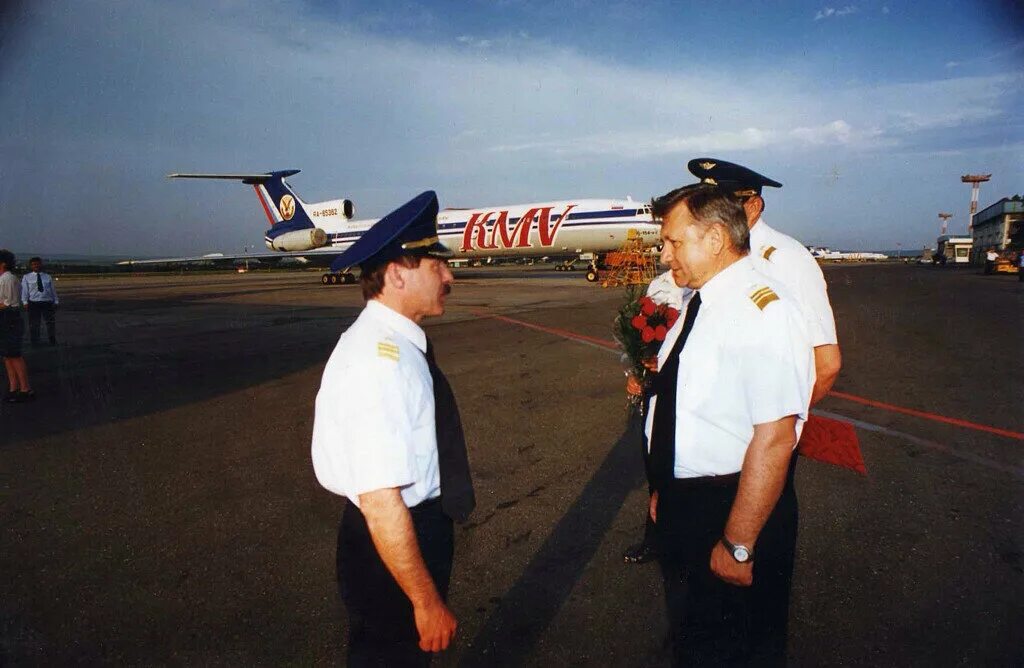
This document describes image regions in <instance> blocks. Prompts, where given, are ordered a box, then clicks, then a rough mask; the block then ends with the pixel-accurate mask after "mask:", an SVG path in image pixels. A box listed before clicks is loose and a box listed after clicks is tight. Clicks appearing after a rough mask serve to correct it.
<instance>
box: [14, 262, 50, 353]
mask: <svg viewBox="0 0 1024 668" xmlns="http://www.w3.org/2000/svg"><path fill="white" fill-rule="evenodd" d="M28 266H29V269H30V271H29V272H28V273H27V274H25V275H24V276H22V277H21V301H22V303H23V304H24V305H25V309H26V310H27V311H28V336H29V341H31V343H32V346H33V347H36V346H38V345H39V329H40V327H39V325H40V321H41V320H45V321H46V335H47V337H48V338H49V341H50V345H51V346H55V345H57V325H56V318H55V317H54V311H55V310H56V308H57V304H58V303H59V300H58V299H57V289H56V287H55V286H54V285H53V277H52V276H50V275H49V274H48V273H46V272H45V271H43V260H42V259H41V258H38V257H34V258H32V259H31V260H29V261H28Z"/></svg>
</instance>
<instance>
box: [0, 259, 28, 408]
mask: <svg viewBox="0 0 1024 668" xmlns="http://www.w3.org/2000/svg"><path fill="white" fill-rule="evenodd" d="M13 269H14V253H12V252H11V251H9V250H6V249H0V357H3V358H4V369H5V370H6V371H7V387H8V392H7V396H5V397H4V401H5V402H7V403H23V402H26V401H32V400H33V399H35V398H36V394H35V392H33V391H32V386H31V385H29V382H28V367H27V366H26V365H25V358H24V357H22V355H21V340H22V338H23V337H24V334H25V322H24V321H23V320H22V318H21V285H20V284H19V282H18V277H17V276H15V275H14V272H13Z"/></svg>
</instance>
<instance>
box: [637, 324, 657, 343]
mask: <svg viewBox="0 0 1024 668" xmlns="http://www.w3.org/2000/svg"><path fill="white" fill-rule="evenodd" d="M640 339H641V340H642V341H643V342H644V343H650V342H651V341H653V340H654V328H653V327H644V328H643V329H642V330H641V331H640Z"/></svg>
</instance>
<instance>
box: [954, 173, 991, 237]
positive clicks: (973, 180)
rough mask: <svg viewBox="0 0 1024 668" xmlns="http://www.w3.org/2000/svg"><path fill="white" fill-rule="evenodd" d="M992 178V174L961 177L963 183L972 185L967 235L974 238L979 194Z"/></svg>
mask: <svg viewBox="0 0 1024 668" xmlns="http://www.w3.org/2000/svg"><path fill="white" fill-rule="evenodd" d="M991 178H992V175H991V174H964V175H963V176H961V177H960V180H961V181H962V182H963V183H970V184H971V211H970V214H969V215H968V217H967V233H968V234H970V235H971V236H972V237H973V236H974V214H976V213H978V193H979V192H980V191H981V184H982V183H984V182H985V181H988V180H989V179H991Z"/></svg>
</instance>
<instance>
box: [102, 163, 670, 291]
mask: <svg viewBox="0 0 1024 668" xmlns="http://www.w3.org/2000/svg"><path fill="white" fill-rule="evenodd" d="M298 173H299V170H297V169H288V170H282V171H274V172H267V173H264V174H191V173H189V174H169V175H168V176H169V178H175V179H224V180H233V181H241V182H242V183H243V184H245V185H250V186H252V187H253V189H254V190H255V191H256V196H257V197H258V198H259V201H260V205H261V207H262V208H263V212H264V213H265V214H266V216H267V220H268V221H269V222H270V229H268V230H267V231H266V234H265V235H264V242H265V243H266V246H267V249H268V250H269V251H270V252H268V253H247V254H244V255H220V256H219V259H221V260H223V261H231V262H235V261H240V260H246V259H249V260H252V259H258V260H263V261H266V260H271V259H278V260H280V259H282V258H286V257H290V258H303V259H304V260H305V261H307V262H309V263H311V264H314V263H315V264H322V265H329V266H330V271H329V272H327V273H325V274H323V276H322V277H321V282H322V283H323V284H324V285H336V284H341V283H354V282H355V280H356V277H355V275H354V274H353V273H352V272H351V267H344V266H339V265H338V264H337V262H336V260H335V258H336V257H337V256H339V255H340V254H341V253H342V251H344V250H345V249H346V248H348V247H349V246H351V245H352V243H353V242H354V241H355V240H356V239H358V238H359V237H360V236H361V235H362V234H363V233H364V232H365V231H366V230H368V229H369V228H370V226H372V225H373V224H374V223H375V222H377V219H364V220H353V216H354V215H355V205H354V204H353V202H352V200H350V199H345V198H342V199H332V200H327V201H324V202H316V203H309V204H307V203H306V202H304V201H303V200H302V199H301V198H300V197H299V195H298V194H297V193H296V192H295V190H294V189H292V187H291V186H290V185H289V184H288V182H287V181H286V180H285V179H286V178H287V177H289V176H293V175H295V174H298ZM437 232H438V238H439V240H440V241H441V243H443V244H444V245H445V246H447V247H448V248H449V249H450V250H451V251H452V253H453V256H454V259H455V260H470V262H471V263H472V262H473V261H488V260H489V259H494V258H514V259H523V258H542V257H549V256H562V257H566V258H571V259H569V260H567V261H566V262H565V263H564V266H566V267H568V266H571V264H572V263H573V262H575V261H576V260H577V259H583V260H585V261H588V262H589V267H590V270H589V271H588V272H587V280H589V281H591V282H594V281H596V280H597V274H598V268H599V267H601V266H602V264H603V258H604V256H605V255H606V254H607V253H608V252H609V251H614V250H617V249H618V248H620V247H621V246H622V244H623V243H625V241H626V240H627V239H632V238H635V239H639V240H640V242H641V243H642V244H643V246H644V247H651V246H655V245H657V244H658V243H659V241H660V237H659V234H660V227H659V225H658V224H656V223H655V222H654V220H653V218H652V216H651V208H650V205H648V204H644V203H641V202H635V201H633V200H632V199H631V198H627V199H624V200H622V199H576V200H559V201H552V202H537V203H533V204H512V205H506V206H494V207H485V208H479V209H460V208H447V209H443V210H442V211H440V212H439V213H438V216H437ZM209 259H210V257H209V256H202V257H184V258H166V259H156V260H125V261H123V262H120V263H119V264H122V265H145V264H180V263H190V262H197V261H199V260H207V261H208V260H209ZM293 261H294V260H293Z"/></svg>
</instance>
